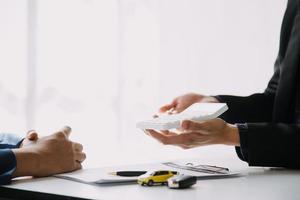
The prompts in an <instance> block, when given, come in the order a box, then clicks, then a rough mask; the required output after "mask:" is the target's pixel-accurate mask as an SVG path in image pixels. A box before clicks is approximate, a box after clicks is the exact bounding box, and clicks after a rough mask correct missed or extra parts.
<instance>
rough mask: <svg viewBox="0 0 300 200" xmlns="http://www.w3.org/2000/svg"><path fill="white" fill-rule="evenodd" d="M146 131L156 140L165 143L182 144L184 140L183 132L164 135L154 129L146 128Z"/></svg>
mask: <svg viewBox="0 0 300 200" xmlns="http://www.w3.org/2000/svg"><path fill="white" fill-rule="evenodd" d="M148 132H149V134H150V135H151V136H152V137H153V138H155V139H156V140H158V141H160V142H161V143H163V144H165V145H179V144H184V143H185V140H186V139H185V138H186V135H185V134H181V135H177V134H173V135H169V136H166V135H163V134H161V133H159V132H157V131H154V130H148Z"/></svg>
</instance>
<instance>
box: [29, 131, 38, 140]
mask: <svg viewBox="0 0 300 200" xmlns="http://www.w3.org/2000/svg"><path fill="white" fill-rule="evenodd" d="M26 138H27V139H28V140H31V141H35V140H37V139H38V134H37V132H36V131H35V130H31V131H28V132H27V135H26Z"/></svg>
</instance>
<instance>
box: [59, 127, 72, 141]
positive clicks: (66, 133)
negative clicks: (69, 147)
mask: <svg viewBox="0 0 300 200" xmlns="http://www.w3.org/2000/svg"><path fill="white" fill-rule="evenodd" d="M61 131H62V132H63V133H64V134H65V135H66V137H67V138H69V136H70V134H71V132H72V129H71V127H69V126H64V127H63V128H62V129H61Z"/></svg>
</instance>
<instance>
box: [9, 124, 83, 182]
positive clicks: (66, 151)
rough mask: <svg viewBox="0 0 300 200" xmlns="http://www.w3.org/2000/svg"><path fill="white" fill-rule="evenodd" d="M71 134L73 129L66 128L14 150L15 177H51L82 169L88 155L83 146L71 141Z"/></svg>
mask: <svg viewBox="0 0 300 200" xmlns="http://www.w3.org/2000/svg"><path fill="white" fill-rule="evenodd" d="M70 133H71V128H69V127H64V128H63V129H62V130H60V131H58V132H57V133H54V134H53V135H50V136H46V137H43V138H40V139H37V140H35V141H32V143H30V144H29V145H23V146H22V148H19V149H13V152H14V153H15V155H16V160H17V168H16V170H15V172H14V174H13V176H14V177H17V176H38V177H40V176H50V175H54V174H58V173H63V172H69V171H74V170H77V169H80V168H81V163H82V162H83V161H84V160H85V158H86V155H85V153H83V152H82V150H83V147H82V145H81V144H79V143H75V142H72V141H70V140H69V135H70Z"/></svg>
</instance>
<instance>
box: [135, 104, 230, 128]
mask: <svg viewBox="0 0 300 200" xmlns="http://www.w3.org/2000/svg"><path fill="white" fill-rule="evenodd" d="M226 110H228V107H227V105H226V104H225V103H195V104H193V105H191V106H190V107H189V108H187V109H186V110H184V111H183V112H181V113H178V114H172V115H161V116H159V117H158V118H154V119H150V120H145V121H140V122H138V123H137V124H136V127H137V128H140V129H154V130H170V129H175V128H179V126H180V122H181V121H182V120H193V121H204V120H210V119H214V118H217V117H218V116H220V115H221V114H223V113H224V112H225V111H226Z"/></svg>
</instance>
